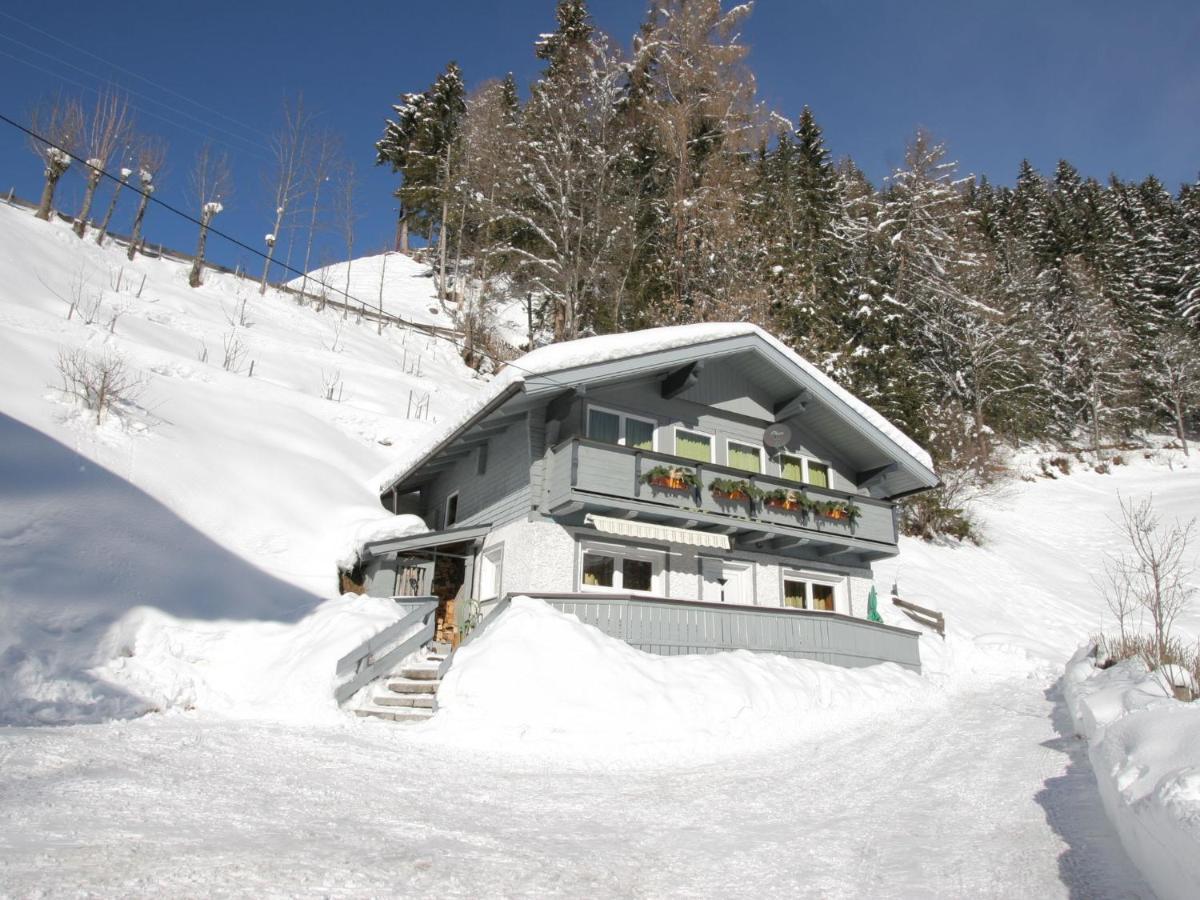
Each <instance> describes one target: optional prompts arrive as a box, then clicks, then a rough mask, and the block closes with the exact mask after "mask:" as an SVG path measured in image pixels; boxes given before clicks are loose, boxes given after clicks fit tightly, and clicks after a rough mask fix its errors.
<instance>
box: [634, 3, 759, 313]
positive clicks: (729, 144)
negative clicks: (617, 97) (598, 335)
mask: <svg viewBox="0 0 1200 900" xmlns="http://www.w3.org/2000/svg"><path fill="white" fill-rule="evenodd" d="M749 12H750V6H749V5H741V6H735V7H733V8H731V9H729V10H723V9H722V8H721V3H720V0H666V2H663V3H656V4H654V5H653V6H652V7H651V11H650V16H649V19H648V21H647V26H646V27H645V28H643V30H642V32H641V34H640V39H639V41H638V42H637V44H636V46H635V55H634V60H633V68H634V69H635V70H636V71H637V72H639V73H640V77H641V78H642V79H643V82H644V83H643V87H642V90H643V98H642V103H641V107H642V110H643V112H644V115H645V116H646V121H647V122H648V123H650V124H651V125H652V126H653V128H654V140H655V148H656V156H657V163H658V165H659V166H660V167H661V176H660V180H661V183H662V188H663V196H662V209H661V220H662V224H663V227H664V228H665V231H666V233H665V234H664V235H662V237H661V238H660V240H659V241H658V242H657V243H658V244H659V247H660V249H661V252H660V253H659V254H657V255H656V257H655V261H656V262H659V261H660V262H659V264H660V265H662V266H664V267H665V268H666V273H665V276H666V277H665V282H666V286H667V290H666V292H665V296H664V297H663V301H664V302H663V305H664V306H665V307H666V308H665V309H664V310H663V315H664V317H665V318H667V319H668V320H671V321H694V320H703V319H706V318H710V317H711V316H712V315H714V314H718V310H720V309H721V308H723V307H725V306H726V305H727V304H733V305H741V304H739V300H738V295H739V294H740V293H742V292H744V291H746V290H747V288H748V287H750V288H754V286H753V285H751V286H747V285H746V284H744V283H740V282H741V281H742V279H739V277H738V276H739V275H744V274H745V273H744V268H743V266H742V265H740V264H738V263H739V262H740V260H741V259H742V256H743V255H742V253H741V252H740V247H739V244H740V243H741V242H742V241H743V240H744V234H743V233H742V232H741V230H740V229H741V227H742V225H743V224H744V219H743V214H744V212H745V210H744V207H743V197H744V195H745V192H746V190H747V188H748V183H749V181H750V179H751V177H752V172H751V169H750V167H749V166H748V165H747V161H748V158H749V156H750V155H751V154H752V153H753V150H754V147H755V146H756V145H757V143H758V140H759V133H758V125H759V120H760V118H761V117H760V115H759V111H758V110H757V108H756V107H755V106H754V77H753V75H752V74H751V73H750V72H749V71H748V70H747V69H746V67H745V65H744V61H745V56H746V53H747V48H746V46H745V45H744V44H742V43H741V42H740V35H739V32H738V29H739V28H740V25H741V23H742V22H743V21H744V19H745V18H746V16H747V15H748V14H749ZM731 263H733V264H735V265H732V266H730V264H731Z"/></svg>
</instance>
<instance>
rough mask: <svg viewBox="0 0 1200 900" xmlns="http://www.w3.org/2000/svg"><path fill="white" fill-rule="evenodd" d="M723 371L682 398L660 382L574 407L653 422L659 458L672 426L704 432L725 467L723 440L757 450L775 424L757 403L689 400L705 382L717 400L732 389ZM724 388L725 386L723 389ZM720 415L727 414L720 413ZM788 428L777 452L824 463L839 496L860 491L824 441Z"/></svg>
mask: <svg viewBox="0 0 1200 900" xmlns="http://www.w3.org/2000/svg"><path fill="white" fill-rule="evenodd" d="M727 371H728V367H714V368H713V370H712V371H711V372H710V370H709V369H705V371H704V375H703V377H702V378H701V379H700V383H699V384H698V385H697V386H696V387H695V388H693V389H692V390H690V391H688V392H686V393H685V394H684V395H683V396H681V397H674V398H671V399H666V398H664V397H663V396H662V391H661V385H660V384H659V382H657V381H652V382H648V381H641V382H631V383H626V384H622V385H614V386H612V387H606V388H598V389H596V390H594V391H591V392H589V393H588V395H587V398H586V400H579V401H576V403H577V405H579V406H581V407H582V406H585V405H586V403H587V402H589V401H590V402H592V403H596V404H598V405H600V406H605V407H608V408H611V409H616V410H623V411H627V412H631V413H634V414H640V415H642V416H644V417H646V418H651V419H654V420H655V421H656V422H657V423H658V426H659V433H658V435H659V436H658V440H659V444H658V450H659V452H661V453H674V452H675V430H674V428H673V427H672V426H675V425H679V426H682V427H684V428H691V429H696V430H699V431H703V432H705V433H706V434H709V435H712V437H713V453H714V456H713V462H714V463H715V464H716V465H721V466H723V465H727V464H728V456H727V453H726V441H727V440H728V439H733V440H735V441H742V442H745V443H749V444H753V445H755V446H759V447H761V446H762V439H763V432H764V431H765V430H766V428H767V426H768V425H770V424H771V423H772V422H773V421H774V414H773V413H772V412H771V411H769V410H767V409H766V408H764V407H763V406H762V405H761V404H760V403H759V402H758V401H754V402H752V403H750V404H749V405H745V406H738V405H737V404H733V403H727V404H725V406H724V407H723V408H714V407H712V406H708V405H705V404H703V403H701V402H698V401H696V400H695V399H693V393H694V392H695V391H697V390H699V389H700V388H701V387H702V386H704V385H706V384H709V383H710V382H712V383H713V385H714V387H713V388H712V389H711V390H712V392H713V393H714V394H715V395H718V396H719V395H720V394H721V393H723V392H724V391H726V390H732V389H733V387H732V386H733V385H734V384H735V383H738V382H739V379H738V378H737V376H736V372H733V373H731V374H725V375H722V378H721V379H720V380H718V379H717V377H716V376H717V375H721V374H722V373H726V372H727ZM726 383H728V385H727V386H726ZM742 387H743V388H744V389H746V390H752V389H753V385H752V384H751V383H750V382H749V381H745V383H744V384H742ZM723 412H725V413H726V414H722V413H723ZM581 421H582V420H581ZM585 427H586V425H583V424H581V425H580V426H579V428H578V429H572V430H569V431H568V430H567V429H563V431H562V433H561V434H560V438H565V437H568V436H570V437H575V436H580V437H582V436H584V435H583V433H582V431H581V429H582V428H585ZM791 428H792V440H791V441H790V442H789V443H788V446H787V448H785V449H784V450H783V451H782V452H785V453H793V454H799V455H802V456H809V457H813V458H815V459H818V460H822V461H825V462H828V463H829V464H830V466H831V468H832V472H831V485H830V486H831V487H832V488H834V489H835V490H840V491H847V492H854V493H858V492H859V491H858V486H857V485H856V484H855V478H854V477H855V475H856V472H855V471H854V467H853V466H851V465H850V464H849V463H847V462H846V460H845V458H844V457H843V456H841V454H839V453H838V452H837V451H836V449H835V448H834V447H833V446H831V445H830V443H829V442H828V441H826V440H825V439H823V437H822V436H821V435H819V434H816V433H813V432H810V431H805V429H803V428H801V427H800V426H798V425H796V424H794V423H793V424H792V425H791ZM780 471H781V470H780V468H779V464H778V462H777V460H776V459H774V458H772V456H771V454H767V458H766V464H765V474H773V475H778V474H780Z"/></svg>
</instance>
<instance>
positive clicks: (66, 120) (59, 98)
mask: <svg viewBox="0 0 1200 900" xmlns="http://www.w3.org/2000/svg"><path fill="white" fill-rule="evenodd" d="M30 120H31V128H32V130H33V132H34V133H35V134H37V135H38V136H39V137H38V138H33V137H31V138H30V139H29V148H30V149H31V150H32V151H33V152H34V153H36V154H37V156H38V157H39V158H40V159H41V160H42V162H43V163H45V166H46V168H45V171H44V173H43V174H44V176H45V178H46V184H45V186H43V188H42V199H41V202H40V203H38V208H37V213H36V215H37V217H38V218H39V219H43V220H46V221H48V220H49V219H50V209H51V207H52V206H53V205H54V191H55V188H57V187H58V180H59V179H60V178H62V176H63V173H64V172H66V171H67V169H68V168H69V167H70V165H71V155H72V154H76V152H77V150H78V148H79V142H80V139H81V137H82V135H83V106H82V105H81V104H80V103H79V100H78V99H77V98H75V97H68V96H66V95H64V94H57V95H56V96H55V97H54V98H52V99H46V100H43V101H41V102H40V103H38V105H37V106H35V107H34V109H33V113H32V115H31V116H30Z"/></svg>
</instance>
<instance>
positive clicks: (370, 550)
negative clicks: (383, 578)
mask: <svg viewBox="0 0 1200 900" xmlns="http://www.w3.org/2000/svg"><path fill="white" fill-rule="evenodd" d="M491 530H492V526H491V524H490V523H489V524H486V525H469V526H464V527H462V528H448V529H446V530H445V531H426V532H422V533H421V534H412V535H405V536H403V537H397V538H388V539H386V540H381V541H372V542H371V543H368V544H366V545H365V546H364V547H363V551H362V557H363V559H371V558H373V557H377V556H383V555H384V554H387V553H395V552H398V551H400V552H404V551H408V550H426V549H428V548H430V547H438V546H440V545H442V544H461V543H462V542H464V541H477V540H480V539H481V538H483V537H484V536H485V535H486V534H487V533H488V532H489V531H491Z"/></svg>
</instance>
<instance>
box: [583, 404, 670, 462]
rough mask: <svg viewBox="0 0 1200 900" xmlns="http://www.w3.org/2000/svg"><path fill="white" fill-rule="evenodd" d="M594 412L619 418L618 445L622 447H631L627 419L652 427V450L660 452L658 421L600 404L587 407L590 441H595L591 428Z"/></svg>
mask: <svg viewBox="0 0 1200 900" xmlns="http://www.w3.org/2000/svg"><path fill="white" fill-rule="evenodd" d="M592 410H595V411H596V412H602V413H608V414H609V415H610V416H616V417H617V421H618V425H617V445H618V446H620V447H627V446H629V444H628V443H627V438H626V432H625V421H626V420H627V419H633V420H634V421H637V422H642V423H644V424H646V425H649V426H650V449H651V451H655V452H657V450H658V422H657V421H656V420H654V419H649V418H647V417H646V416H639V415H635V414H634V413H627V412H624V411H623V410H619V409H612V408H611V407H608V406H601V405H600V404H598V403H589V404H588V405H587V416H588V418H587V422H586V425H587V429H586V430H587V433H588V438H589V439H590V440H595V439H594V438H592V427H591V426H592V419H591V414H592Z"/></svg>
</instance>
